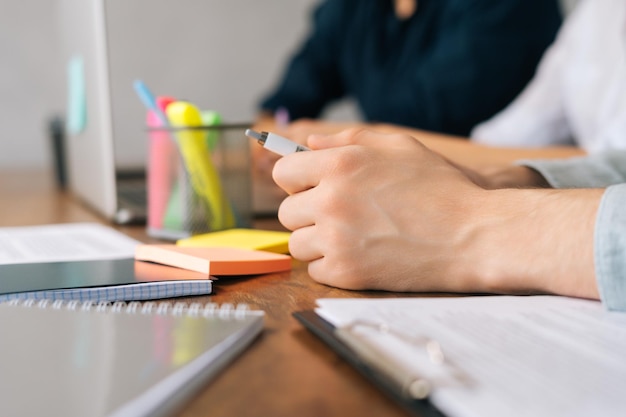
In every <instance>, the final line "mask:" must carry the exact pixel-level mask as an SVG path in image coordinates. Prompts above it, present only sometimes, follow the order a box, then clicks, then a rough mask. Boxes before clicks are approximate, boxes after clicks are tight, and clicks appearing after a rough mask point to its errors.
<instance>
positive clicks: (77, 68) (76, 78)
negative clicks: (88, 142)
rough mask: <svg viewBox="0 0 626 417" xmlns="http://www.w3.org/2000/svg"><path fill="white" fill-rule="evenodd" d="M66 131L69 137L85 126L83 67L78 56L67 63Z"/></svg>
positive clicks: (85, 101) (85, 108) (85, 99)
mask: <svg viewBox="0 0 626 417" xmlns="http://www.w3.org/2000/svg"><path fill="white" fill-rule="evenodd" d="M67 88H68V91H67V96H68V103H67V130H68V132H69V133H70V134H71V135H76V134H78V133H80V132H82V131H83V130H84V129H85V126H86V125H87V97H86V89H85V65H84V63H83V58H82V57H80V56H75V57H72V58H71V59H70V60H69V62H68V63H67Z"/></svg>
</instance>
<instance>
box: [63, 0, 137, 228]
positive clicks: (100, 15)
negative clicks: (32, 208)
mask: <svg viewBox="0 0 626 417" xmlns="http://www.w3.org/2000/svg"><path fill="white" fill-rule="evenodd" d="M58 11H59V16H58V17H59V28H60V35H61V49H62V51H63V60H64V62H65V63H66V64H67V73H66V74H67V89H68V90H67V91H68V94H67V109H66V129H65V140H66V143H65V150H66V155H65V160H66V167H65V169H66V172H67V175H68V186H69V189H70V191H71V192H72V193H73V194H74V195H75V196H76V197H78V198H79V199H80V200H82V201H83V202H84V203H86V204H87V205H88V206H90V207H91V208H93V209H94V210H96V211H97V212H99V213H100V214H102V215H103V216H104V217H106V218H107V219H108V220H111V221H113V222H115V223H119V224H126V223H143V222H145V220H146V187H145V165H144V162H143V161H142V159H143V158H144V157H143V155H140V156H139V157H138V158H136V159H137V160H138V162H137V163H136V164H135V165H136V166H134V167H133V166H132V164H127V166H125V167H123V168H120V167H119V166H118V165H119V164H117V162H116V150H115V140H114V120H113V114H112V113H113V112H112V100H111V85H110V75H109V61H108V50H107V34H106V22H105V6H104V3H103V2H102V1H99V0H61V1H60V2H59V9H58ZM141 139H143V138H141ZM139 142H140V143H143V141H141V140H140V141H139Z"/></svg>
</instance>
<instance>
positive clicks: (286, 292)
mask: <svg viewBox="0 0 626 417" xmlns="http://www.w3.org/2000/svg"><path fill="white" fill-rule="evenodd" d="M94 221H95V222H101V223H105V221H104V220H103V219H102V218H101V217H98V216H97V215H96V214H94V213H93V212H92V211H90V210H89V209H88V208H86V207H84V206H83V205H81V204H79V203H78V202H77V201H76V200H75V199H74V198H73V197H72V196H71V195H69V194H68V193H66V192H62V191H59V190H57V189H56V188H55V186H54V184H53V179H52V175H51V174H50V175H48V174H47V173H45V172H17V171H10V172H7V171H4V172H0V226H26V225H42V224H49V223H68V222H94ZM257 226H258V227H260V228H273V229H276V228H279V227H280V225H279V224H278V223H277V221H276V220H270V221H263V222H261V221H259V222H258V224H257ZM115 228H116V229H118V230H119V231H121V232H123V233H126V234H128V235H130V236H132V237H134V238H136V239H138V240H140V241H143V242H151V241H152V240H151V239H149V238H148V237H147V236H146V233H145V230H144V228H143V227H141V226H124V227H115ZM394 295H396V294H393V293H383V292H354V291H344V290H340V289H336V288H331V287H327V286H324V285H320V284H317V283H316V282H314V281H313V280H312V279H311V278H310V277H309V275H308V274H307V270H306V264H303V263H300V262H297V261H294V265H293V270H292V271H291V272H288V273H280V274H269V275H264V276H257V277H253V278H248V279H224V280H220V281H218V282H215V283H214V294H213V295H211V296H206V297H194V298H187V299H184V300H183V301H194V302H203V303H204V302H209V301H211V302H216V303H225V302H229V303H235V304H236V303H247V304H248V305H249V306H250V307H251V308H253V309H261V310H264V311H265V312H266V321H265V329H264V331H263V333H262V335H261V337H260V338H258V339H257V340H256V341H255V342H254V343H253V344H252V345H251V346H250V347H249V348H248V349H247V350H246V351H245V352H244V353H243V354H242V356H240V357H239V358H238V359H236V360H235V361H234V362H233V363H231V364H230V365H229V366H228V367H227V368H226V369H225V370H224V371H223V372H221V373H220V374H219V375H218V376H217V377H216V378H215V379H214V380H213V381H211V382H210V383H209V384H208V385H207V386H206V387H205V388H204V389H203V390H202V391H201V392H200V393H199V394H198V395H197V396H196V397H195V398H194V399H193V400H191V401H190V402H189V403H188V404H187V405H186V406H185V407H184V408H183V409H182V410H181V411H180V413H179V415H180V416H185V417H200V416H262V417H266V416H275V417H276V416H290V417H291V416H297V417H307V416H311V417H319V416H342V417H343V416H376V417H379V416H387V417H393V416H404V415H405V413H404V411H403V410H402V409H401V408H400V407H398V406H397V405H396V404H395V403H393V402H392V401H390V400H389V399H387V397H385V396H384V395H383V394H382V393H381V392H379V391H378V390H377V389H376V388H375V387H374V386H372V385H370V383H369V382H368V381H367V380H365V379H363V378H362V377H361V376H360V375H359V374H358V373H357V372H356V371H355V370H353V369H352V368H351V367H350V366H349V365H347V364H346V363H345V362H344V361H343V360H341V359H340V358H339V357H338V356H337V355H335V354H334V353H333V351H331V350H330V349H329V348H327V347H326V345H325V344H323V343H322V342H321V341H319V340H318V339H317V338H316V337H315V336H313V335H312V334H311V333H309V332H308V331H307V330H305V329H304V328H303V327H302V326H301V325H300V324H299V323H298V322H297V321H296V320H295V319H294V318H293V317H292V316H291V314H292V312H294V311H298V310H303V309H310V308H313V307H314V305H315V300H316V299H317V298H321V297H389V296H394ZM405 295H406V294H405Z"/></svg>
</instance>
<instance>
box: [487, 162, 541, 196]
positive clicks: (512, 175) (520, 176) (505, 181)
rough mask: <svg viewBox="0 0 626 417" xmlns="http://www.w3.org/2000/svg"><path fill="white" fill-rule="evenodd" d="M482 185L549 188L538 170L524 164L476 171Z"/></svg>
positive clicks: (494, 187)
mask: <svg viewBox="0 0 626 417" xmlns="http://www.w3.org/2000/svg"><path fill="white" fill-rule="evenodd" d="M478 174H479V176H480V177H481V178H482V179H483V182H482V184H481V185H482V186H483V187H485V188H488V189H491V190H495V189H500V188H550V184H548V182H547V181H546V179H545V178H544V177H543V175H541V174H540V173H539V172H537V171H535V170H534V169H532V168H529V167H526V166H516V165H512V166H506V167H488V168H482V169H481V170H479V171H478Z"/></svg>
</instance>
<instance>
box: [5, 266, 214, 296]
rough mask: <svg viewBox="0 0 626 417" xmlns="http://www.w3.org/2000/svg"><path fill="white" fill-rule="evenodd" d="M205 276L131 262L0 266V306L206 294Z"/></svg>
mask: <svg viewBox="0 0 626 417" xmlns="http://www.w3.org/2000/svg"><path fill="white" fill-rule="evenodd" d="M211 291H212V282H211V280H210V279H209V277H208V276H207V275H206V274H201V273H199V272H193V271H186V270H183V269H179V268H172V267H168V266H164V265H155V264H147V263H145V262H136V261H135V260H134V259H99V260H91V261H68V262H45V263H44V262H39V263H31V264H12V265H1V266H0V302H2V301H9V300H13V299H22V300H24V299H35V300H41V299H48V300H65V301H71V300H78V301H140V300H156V299H160V298H174V297H187V296H195V295H207V294H210V293H211Z"/></svg>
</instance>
